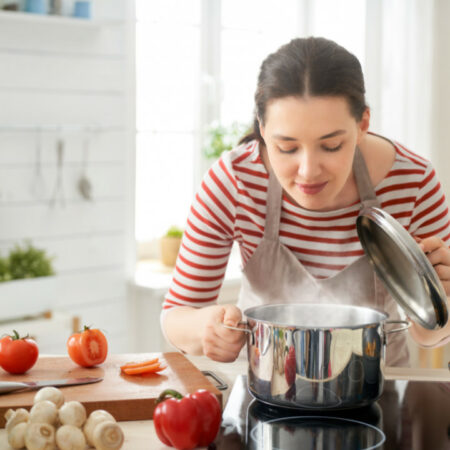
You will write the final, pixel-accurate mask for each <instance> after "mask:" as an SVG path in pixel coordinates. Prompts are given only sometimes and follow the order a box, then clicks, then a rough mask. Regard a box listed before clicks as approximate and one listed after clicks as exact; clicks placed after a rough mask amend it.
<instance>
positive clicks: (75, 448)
mask: <svg viewBox="0 0 450 450" xmlns="http://www.w3.org/2000/svg"><path fill="white" fill-rule="evenodd" d="M56 445H57V446H58V448H59V450H85V448H86V438H85V437H84V434H83V432H82V431H81V430H80V429H79V428H77V427H74V426H73V425H63V426H61V427H60V428H58V430H57V431H56Z"/></svg>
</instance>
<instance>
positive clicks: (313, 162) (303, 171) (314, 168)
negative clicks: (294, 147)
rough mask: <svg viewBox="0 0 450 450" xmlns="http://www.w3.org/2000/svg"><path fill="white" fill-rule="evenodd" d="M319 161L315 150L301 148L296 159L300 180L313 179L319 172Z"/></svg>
mask: <svg viewBox="0 0 450 450" xmlns="http://www.w3.org/2000/svg"><path fill="white" fill-rule="evenodd" d="M320 167H321V163H320V160H319V158H318V156H317V155H316V154H315V152H312V151H308V150H303V151H302V152H300V155H299V159H298V174H299V175H300V177H301V179H302V180H305V181H308V180H309V181H314V180H315V179H316V178H317V177H318V176H319V175H320V172H321V168H320Z"/></svg>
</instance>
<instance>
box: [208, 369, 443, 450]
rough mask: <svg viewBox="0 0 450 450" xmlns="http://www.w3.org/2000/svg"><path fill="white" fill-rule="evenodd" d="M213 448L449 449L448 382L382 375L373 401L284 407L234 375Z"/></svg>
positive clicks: (244, 379)
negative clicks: (334, 407)
mask: <svg viewBox="0 0 450 450" xmlns="http://www.w3.org/2000/svg"><path fill="white" fill-rule="evenodd" d="M214 446H215V448H216V449H224V450H225V449H226V450H234V449H236V450H237V449H254V450H260V449H261V450H262V449H264V450H291V449H296V450H298V449H308V450H319V449H320V450H331V449H332V450H353V449H358V450H363V449H385V450H390V449H392V450H397V449H401V450H450V383H441V382H429V381H404V380H396V381H385V386H384V390H383V394H382V396H381V397H380V398H379V399H378V401H376V402H375V403H373V404H372V405H370V406H368V407H365V408H360V409H353V410H344V411H317V410H314V411H305V410H295V409H284V408H279V407H276V406H272V405H269V404H266V403H262V402H260V401H258V400H256V399H255V398H253V397H252V395H251V394H250V392H249V391H248V388H247V377H246V376H243V375H241V376H239V377H238V378H237V379H236V382H235V384H234V386H233V388H232V391H231V393H230V396H229V398H228V402H227V405H226V408H225V410H224V412H223V420H222V427H221V430H220V433H219V436H218V437H217V439H216V441H215V444H214Z"/></svg>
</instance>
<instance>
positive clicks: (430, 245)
mask: <svg viewBox="0 0 450 450" xmlns="http://www.w3.org/2000/svg"><path fill="white" fill-rule="evenodd" d="M419 246H420V248H421V249H422V250H423V251H424V252H425V254H426V256H427V258H428V260H429V261H430V263H431V265H432V266H433V267H434V270H435V271H436V273H437V275H438V277H439V279H440V280H441V283H442V286H443V287H444V290H445V293H446V294H447V296H450V248H449V247H448V246H447V245H446V244H445V243H444V242H443V241H442V239H441V238H440V237H439V236H430V237H428V238H425V239H421V240H419Z"/></svg>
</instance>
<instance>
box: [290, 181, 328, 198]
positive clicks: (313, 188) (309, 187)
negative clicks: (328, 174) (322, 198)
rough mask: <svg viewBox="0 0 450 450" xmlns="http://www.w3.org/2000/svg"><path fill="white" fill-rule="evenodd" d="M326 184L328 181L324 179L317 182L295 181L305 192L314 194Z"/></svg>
mask: <svg viewBox="0 0 450 450" xmlns="http://www.w3.org/2000/svg"><path fill="white" fill-rule="evenodd" d="M327 184H328V181H326V182H325V183H318V184H301V183H297V186H298V188H299V189H300V190H301V191H302V192H304V193H305V194H308V195H314V194H318V193H319V192H320V191H321V190H322V189H323V188H324V187H325V186H326V185H327Z"/></svg>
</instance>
